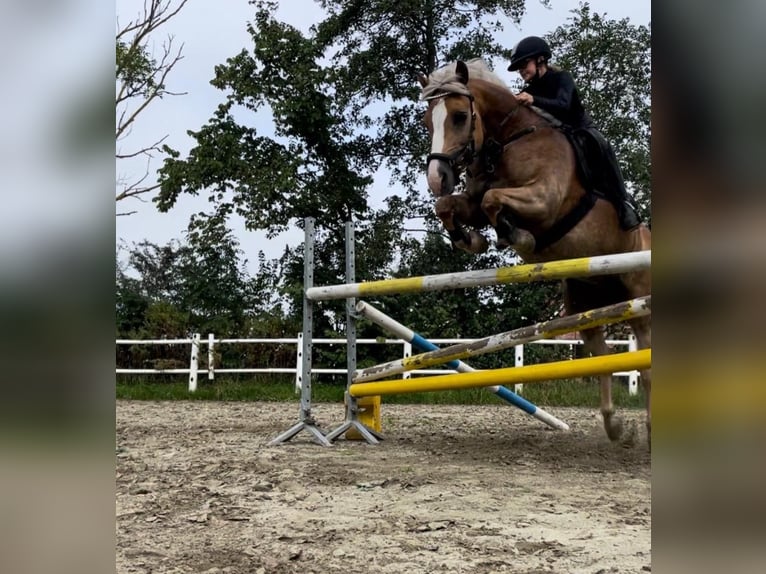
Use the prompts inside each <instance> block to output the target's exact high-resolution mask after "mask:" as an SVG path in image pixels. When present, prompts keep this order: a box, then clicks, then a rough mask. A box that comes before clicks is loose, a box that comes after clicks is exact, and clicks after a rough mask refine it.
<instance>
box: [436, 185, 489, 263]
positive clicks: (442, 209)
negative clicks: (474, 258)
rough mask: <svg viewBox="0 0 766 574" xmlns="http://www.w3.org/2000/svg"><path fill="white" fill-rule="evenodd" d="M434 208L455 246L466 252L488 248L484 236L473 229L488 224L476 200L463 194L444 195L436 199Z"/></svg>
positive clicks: (481, 251) (479, 251) (481, 250)
mask: <svg viewBox="0 0 766 574" xmlns="http://www.w3.org/2000/svg"><path fill="white" fill-rule="evenodd" d="M434 209H435V210H436V215H437V217H438V218H439V219H441V222H442V225H444V229H446V230H447V233H449V236H450V239H451V240H452V243H454V244H455V246H456V247H458V248H459V249H462V250H463V251H467V252H468V253H484V252H485V251H486V250H487V249H488V248H489V244H488V243H487V240H486V238H485V237H484V236H483V235H482V234H481V233H479V232H478V231H476V229H473V228H481V227H485V226H486V225H487V224H488V221H487V219H486V217H485V215H484V213H483V212H482V211H481V208H480V206H479V203H478V202H477V201H473V200H471V198H470V197H469V196H467V195H465V194H457V195H445V196H442V197H440V198H439V199H437V200H436V204H435V206H434ZM464 224H466V225H470V226H471V228H466V227H465V225H464Z"/></svg>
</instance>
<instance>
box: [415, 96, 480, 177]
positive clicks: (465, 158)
mask: <svg viewBox="0 0 766 574" xmlns="http://www.w3.org/2000/svg"><path fill="white" fill-rule="evenodd" d="M451 95H452V96H463V97H466V98H468V102H469V105H470V109H471V126H470V129H469V132H468V141H467V142H466V144H465V145H464V146H463V147H462V148H459V149H457V150H456V151H454V152H452V153H449V154H447V153H429V154H428V155H427V156H426V165H428V164H429V163H431V160H432V159H437V160H440V161H444V162H446V163H447V165H449V167H450V169H452V171H453V172H455V173H456V174H457V173H459V172H460V170H462V169H464V168H466V167H468V166H469V165H471V164H472V163H473V161H474V159H476V142H475V141H474V138H473V133H474V131H475V129H476V110H475V109H474V107H473V96H472V95H471V94H460V93H458V92H442V93H440V94H435V95H433V96H429V97H427V98H425V100H426V101H430V100H438V99H440V98H445V97H447V96H451Z"/></svg>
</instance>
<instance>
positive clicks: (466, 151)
mask: <svg viewBox="0 0 766 574" xmlns="http://www.w3.org/2000/svg"><path fill="white" fill-rule="evenodd" d="M449 71H450V73H449V74H447V75H445V74H441V75H439V76H436V77H435V76H434V74H432V75H431V77H430V78H426V77H425V76H424V75H422V74H421V75H420V76H419V77H418V80H419V81H420V84H421V85H422V86H423V91H422V98H423V99H424V100H426V101H427V102H428V109H427V110H426V114H425V123H426V126H427V127H428V132H429V133H430V134H431V153H429V154H428V158H427V162H428V168H427V170H428V171H427V174H428V187H429V189H430V190H431V192H432V193H433V194H434V195H436V196H437V197H439V196H442V195H449V194H450V193H452V191H453V190H454V188H455V184H456V183H457V178H458V176H459V175H460V173H461V172H462V170H463V169H464V168H465V167H467V166H468V165H470V164H471V163H472V162H473V160H474V156H475V152H476V149H477V147H479V145H480V142H477V141H476V138H477V131H479V130H477V116H476V110H475V109H474V97H473V95H472V94H471V91H470V90H469V89H468V67H467V66H466V64H465V63H464V62H461V61H458V62H457V63H456V65H455V68H454V71H452V70H451V69H450V70H449Z"/></svg>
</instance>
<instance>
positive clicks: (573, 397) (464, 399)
mask: <svg viewBox="0 0 766 574" xmlns="http://www.w3.org/2000/svg"><path fill="white" fill-rule="evenodd" d="M168 379H169V380H165V381H161V380H159V377H153V378H147V377H143V378H141V377H135V376H131V377H118V381H117V385H116V396H117V398H118V399H130V400H152V401H157V400H160V401H162V400H203V401H280V402H282V401H296V400H298V395H296V393H295V386H294V380H293V379H292V377H279V376H268V377H245V376H241V377H231V376H230V377H224V376H221V377H218V378H216V379H215V380H214V381H208V380H207V379H201V380H200V381H199V382H198V383H197V390H196V392H194V393H190V392H189V390H188V381H186V380H185V379H183V378H179V377H177V376H176V377H172V378H171V377H168ZM179 379H180V380H179ZM510 388H511V390H513V387H510ZM344 392H345V385H344V384H343V383H340V382H329V383H328V382H322V381H314V382H313V383H312V387H311V400H312V401H314V402H318V403H319V402H342V401H343V394H344ZM522 396H523V397H524V398H525V399H527V400H529V401H531V402H533V403H535V404H536V405H538V406H540V407H545V406H549V407H550V406H568V407H595V406H598V404H599V400H600V399H599V386H598V383H597V382H596V381H595V380H585V381H583V380H561V381H550V382H545V383H530V384H527V385H524V392H523V393H522ZM612 398H613V401H614V404H615V406H616V407H621V408H643V407H644V405H645V404H646V403H645V398H644V395H643V393H639V394H638V395H636V396H631V395H630V394H629V393H628V389H627V386H626V385H625V384H624V383H623V382H621V380H620V379H615V382H614V383H613V386H612ZM383 402H384V403H387V404H443V405H448V404H455V405H482V404H498V403H500V402H502V401H501V399H498V398H497V396H495V395H494V394H492V393H489V392H487V391H485V390H483V389H466V390H459V391H440V392H434V393H412V394H406V395H386V396H385V397H383Z"/></svg>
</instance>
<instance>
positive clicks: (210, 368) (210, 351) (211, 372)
mask: <svg viewBox="0 0 766 574" xmlns="http://www.w3.org/2000/svg"><path fill="white" fill-rule="evenodd" d="M214 350H215V335H213V333H208V335H207V379H208V380H209V381H212V380H213V379H215V353H214Z"/></svg>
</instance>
